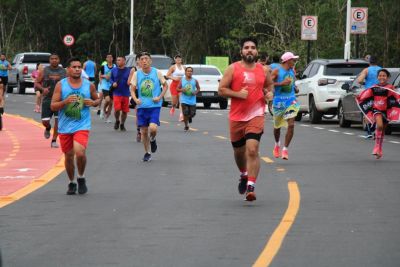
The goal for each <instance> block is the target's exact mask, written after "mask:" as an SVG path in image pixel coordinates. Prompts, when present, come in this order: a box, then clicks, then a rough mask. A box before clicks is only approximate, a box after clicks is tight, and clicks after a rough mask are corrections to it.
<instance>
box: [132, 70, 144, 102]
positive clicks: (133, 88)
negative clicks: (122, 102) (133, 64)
mask: <svg viewBox="0 0 400 267" xmlns="http://www.w3.org/2000/svg"><path fill="white" fill-rule="evenodd" d="M129 88H130V90H131V97H132V99H133V101H135V103H136V105H140V104H142V101H141V100H140V99H139V98H138V96H137V95H136V88H137V72H135V73H133V75H132V78H131V84H130V86H129Z"/></svg>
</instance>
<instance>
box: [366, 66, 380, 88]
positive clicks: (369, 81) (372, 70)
mask: <svg viewBox="0 0 400 267" xmlns="http://www.w3.org/2000/svg"><path fill="white" fill-rule="evenodd" d="M380 69H382V67H379V66H370V67H368V75H367V77H365V88H370V87H372V86H373V85H374V84H378V83H379V81H378V71H379V70H380Z"/></svg>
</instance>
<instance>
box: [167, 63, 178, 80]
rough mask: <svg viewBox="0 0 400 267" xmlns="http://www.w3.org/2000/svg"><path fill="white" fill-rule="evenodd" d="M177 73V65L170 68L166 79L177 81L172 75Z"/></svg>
mask: <svg viewBox="0 0 400 267" xmlns="http://www.w3.org/2000/svg"><path fill="white" fill-rule="evenodd" d="M174 71H175V65H172V66H171V67H169V69H168V72H167V74H165V77H167V79H171V80H173V81H175V80H176V78H174V77H172V73H173V72H174Z"/></svg>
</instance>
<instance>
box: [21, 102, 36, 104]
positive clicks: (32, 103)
mask: <svg viewBox="0 0 400 267" xmlns="http://www.w3.org/2000/svg"><path fill="white" fill-rule="evenodd" d="M24 103H25V104H33V105H35V104H36V103H34V102H24Z"/></svg>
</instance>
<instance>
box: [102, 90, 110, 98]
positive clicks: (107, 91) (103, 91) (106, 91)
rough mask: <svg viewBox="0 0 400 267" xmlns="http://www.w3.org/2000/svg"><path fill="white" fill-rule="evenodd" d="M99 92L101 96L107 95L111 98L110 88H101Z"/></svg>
mask: <svg viewBox="0 0 400 267" xmlns="http://www.w3.org/2000/svg"><path fill="white" fill-rule="evenodd" d="M101 92H102V93H103V97H106V96H109V97H111V98H112V94H110V90H104V89H102V90H101Z"/></svg>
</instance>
